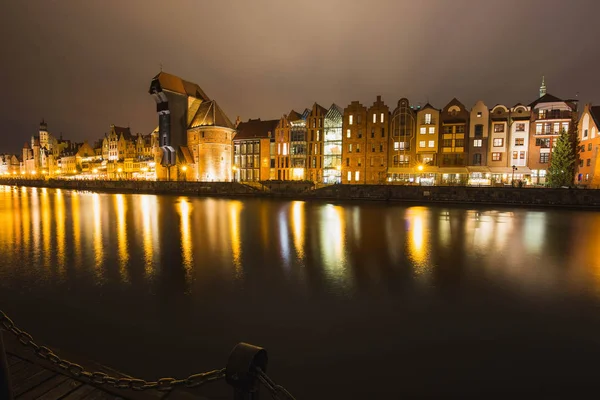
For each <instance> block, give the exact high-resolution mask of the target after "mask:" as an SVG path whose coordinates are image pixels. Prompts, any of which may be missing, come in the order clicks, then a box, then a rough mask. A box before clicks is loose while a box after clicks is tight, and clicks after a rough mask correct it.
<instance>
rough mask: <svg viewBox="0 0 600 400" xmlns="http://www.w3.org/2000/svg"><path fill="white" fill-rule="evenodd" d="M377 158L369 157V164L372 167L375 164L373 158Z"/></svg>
mask: <svg viewBox="0 0 600 400" xmlns="http://www.w3.org/2000/svg"><path fill="white" fill-rule="evenodd" d="M374 159H375V157H370V158H369V164H370V165H369V166H370V167H372V166H373V160H374Z"/></svg>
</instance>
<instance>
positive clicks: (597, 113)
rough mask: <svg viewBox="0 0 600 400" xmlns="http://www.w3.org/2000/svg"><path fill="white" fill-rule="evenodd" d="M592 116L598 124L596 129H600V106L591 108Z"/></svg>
mask: <svg viewBox="0 0 600 400" xmlns="http://www.w3.org/2000/svg"><path fill="white" fill-rule="evenodd" d="M590 114H591V116H592V119H593V120H594V123H595V124H596V128H598V129H600V106H592V107H590Z"/></svg>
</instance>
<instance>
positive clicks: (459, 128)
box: [456, 125, 465, 133]
mask: <svg viewBox="0 0 600 400" xmlns="http://www.w3.org/2000/svg"><path fill="white" fill-rule="evenodd" d="M456 133H465V126H464V125H456Z"/></svg>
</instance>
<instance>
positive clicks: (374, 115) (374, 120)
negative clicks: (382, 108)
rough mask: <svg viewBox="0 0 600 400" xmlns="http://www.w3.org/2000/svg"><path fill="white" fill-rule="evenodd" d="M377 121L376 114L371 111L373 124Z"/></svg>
mask: <svg viewBox="0 0 600 400" xmlns="http://www.w3.org/2000/svg"><path fill="white" fill-rule="evenodd" d="M376 122H377V114H375V113H373V123H374V124H375V123H376Z"/></svg>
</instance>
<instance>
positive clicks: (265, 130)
mask: <svg viewBox="0 0 600 400" xmlns="http://www.w3.org/2000/svg"><path fill="white" fill-rule="evenodd" d="M278 124H279V120H270V121H261V120H260V118H259V119H250V120H248V121H247V122H240V123H239V124H238V126H237V128H236V130H237V133H236V135H235V137H234V138H233V172H234V176H233V180H234V181H238V182H260V181H266V180H269V179H271V170H273V171H275V170H276V166H275V165H276V164H275V163H276V152H275V151H272V150H274V148H275V146H272V145H271V144H272V143H273V144H275V133H276V131H277V126H278Z"/></svg>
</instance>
